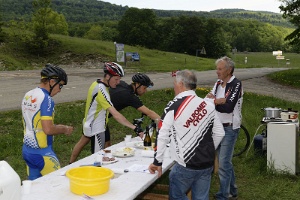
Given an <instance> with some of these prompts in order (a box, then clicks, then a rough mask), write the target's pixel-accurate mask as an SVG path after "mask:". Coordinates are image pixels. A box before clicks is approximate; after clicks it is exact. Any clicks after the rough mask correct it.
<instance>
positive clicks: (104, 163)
mask: <svg viewBox="0 0 300 200" xmlns="http://www.w3.org/2000/svg"><path fill="white" fill-rule="evenodd" d="M115 162H118V159H117V158H115V160H110V161H102V164H103V165H108V164H112V163H115Z"/></svg>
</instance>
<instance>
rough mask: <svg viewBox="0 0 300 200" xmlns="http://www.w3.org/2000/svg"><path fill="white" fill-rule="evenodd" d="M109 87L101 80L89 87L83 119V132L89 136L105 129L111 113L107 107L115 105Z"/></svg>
mask: <svg viewBox="0 0 300 200" xmlns="http://www.w3.org/2000/svg"><path fill="white" fill-rule="evenodd" d="M108 88H109V87H108V85H106V84H105V83H103V82H102V81H101V80H97V81H95V82H93V83H92V84H91V86H90V88H89V91H88V95H87V100H86V107H85V117H84V119H83V133H84V135H85V136H87V137H92V136H94V135H96V134H97V133H102V132H103V133H104V131H105V127H106V124H107V122H108V113H109V112H108V110H107V109H108V108H110V107H112V106H113V104H112V102H111V101H110V96H109V92H108Z"/></svg>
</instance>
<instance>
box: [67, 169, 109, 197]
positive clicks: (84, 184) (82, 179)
mask: <svg viewBox="0 0 300 200" xmlns="http://www.w3.org/2000/svg"><path fill="white" fill-rule="evenodd" d="M113 175H114V172H113V171H112V170H110V169H108V168H104V167H93V166H84V167H77V168H72V169H69V170H68V171H67V173H66V176H67V177H68V178H69V179H70V190H71V192H73V193H75V194H78V195H82V194H86V195H89V196H95V195H100V194H104V193H106V192H107V191H108V190H109V185H110V179H111V178H112V177H113Z"/></svg>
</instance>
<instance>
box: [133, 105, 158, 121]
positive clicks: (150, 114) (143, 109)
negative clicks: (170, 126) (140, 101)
mask: <svg viewBox="0 0 300 200" xmlns="http://www.w3.org/2000/svg"><path fill="white" fill-rule="evenodd" d="M137 110H138V111H140V112H142V113H144V114H145V115H147V116H148V117H150V118H151V119H153V120H158V119H160V116H159V115H158V114H157V113H156V112H154V111H153V110H150V109H149V108H147V107H146V106H141V107H139V108H138V109H137Z"/></svg>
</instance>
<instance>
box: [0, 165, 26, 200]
mask: <svg viewBox="0 0 300 200" xmlns="http://www.w3.org/2000/svg"><path fill="white" fill-rule="evenodd" d="M20 199H21V179H20V177H19V175H18V174H17V173H16V172H15V171H14V169H13V168H12V167H11V166H10V165H9V164H8V163H7V162H6V161H4V160H2V161H0V200H20Z"/></svg>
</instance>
